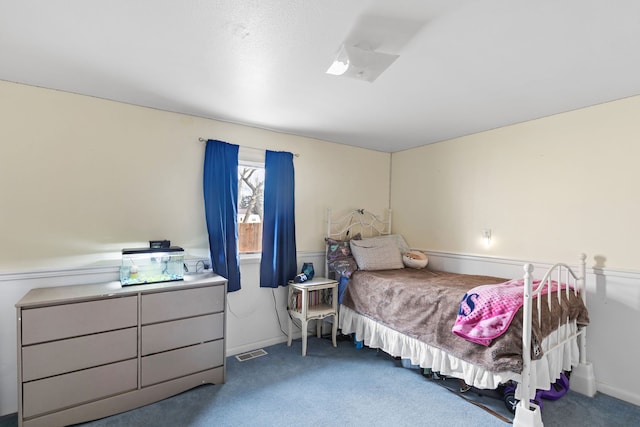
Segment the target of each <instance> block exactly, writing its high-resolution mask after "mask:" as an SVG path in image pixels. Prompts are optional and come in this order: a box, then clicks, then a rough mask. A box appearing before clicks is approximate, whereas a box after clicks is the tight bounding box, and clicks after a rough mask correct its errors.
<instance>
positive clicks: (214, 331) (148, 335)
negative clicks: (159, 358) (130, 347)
mask: <svg viewBox="0 0 640 427" xmlns="http://www.w3.org/2000/svg"><path fill="white" fill-rule="evenodd" d="M223 336H224V313H216V314H209V315H206V316H198V317H191V318H188V319H182V320H173V321H171V322H164V323H154V324H153V325H147V326H143V327H142V355H143V356H146V355H148V354H152V353H159V352H161V351H165V350H172V349H174V348H178V347H186V346H188V345H192V344H199V343H201V342H204V341H212V340H216V339H220V338H222V337H223Z"/></svg>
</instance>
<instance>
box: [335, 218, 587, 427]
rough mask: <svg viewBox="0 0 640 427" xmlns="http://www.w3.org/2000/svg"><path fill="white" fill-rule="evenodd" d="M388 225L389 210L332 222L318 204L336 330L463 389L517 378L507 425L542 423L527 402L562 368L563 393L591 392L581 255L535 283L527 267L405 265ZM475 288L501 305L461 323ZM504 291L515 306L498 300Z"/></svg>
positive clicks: (400, 242) (403, 249)
mask: <svg viewBox="0 0 640 427" xmlns="http://www.w3.org/2000/svg"><path fill="white" fill-rule="evenodd" d="M390 231H391V211H388V212H387V215H386V218H385V219H381V218H380V217H379V216H377V215H374V214H372V213H370V212H368V211H366V210H364V209H356V210H354V211H352V212H350V213H348V214H347V215H345V216H342V217H340V218H337V219H336V218H332V213H331V210H330V209H329V210H327V236H326V238H325V240H326V242H327V264H326V266H325V268H326V272H327V275H328V276H329V277H332V278H335V279H337V280H339V283H340V289H339V296H340V308H339V325H338V326H339V328H340V330H341V332H342V333H343V334H346V335H349V334H353V335H355V339H356V340H357V341H358V342H363V343H364V345H366V346H368V347H372V348H378V349H381V350H383V351H385V352H386V353H389V354H390V355H392V356H394V357H399V358H402V359H406V360H409V361H410V363H411V365H418V366H420V367H421V368H429V369H431V370H432V371H434V372H438V373H439V374H441V375H446V376H451V377H456V378H460V379H461V380H464V382H465V383H466V384H467V385H469V386H473V387H476V388H480V389H495V388H497V387H498V386H500V385H504V384H517V387H516V390H515V398H516V399H517V400H518V401H519V403H517V407H516V409H515V418H514V421H513V423H514V425H523V426H541V425H542V418H541V414H540V407H539V406H538V405H537V404H536V403H534V402H533V401H532V400H533V399H535V397H536V392H537V391H538V390H548V389H550V388H551V386H552V384H554V383H555V382H556V380H558V379H559V378H560V377H561V374H563V373H564V372H568V371H571V389H572V390H574V391H578V392H580V393H583V394H586V395H589V396H593V395H594V394H595V391H596V390H595V377H594V374H593V367H592V365H591V364H590V363H589V362H587V359H586V325H587V324H588V323H589V318H588V312H587V309H586V291H585V272H586V264H585V260H586V256H585V255H581V256H580V262H579V266H578V267H577V268H572V267H570V266H569V265H567V264H564V263H558V264H555V265H554V266H553V267H551V268H550V269H549V270H548V271H547V272H546V274H544V276H543V277H542V279H540V280H535V279H534V277H533V274H532V273H533V271H534V267H533V265H532V264H526V265H524V272H523V275H522V277H519V278H501V277H492V276H484V275H468V274H456V273H450V272H444V271H433V270H431V269H429V268H408V267H405V263H406V261H407V260H406V257H405V262H403V261H402V255H403V254H405V253H406V254H410V253H411V251H412V250H411V248H409V247H408V245H407V244H406V242H405V241H404V239H403V238H402V236H398V235H393V234H391V232H390ZM397 251H398V252H399V253H400V255H399V256H400V264H398V253H397ZM407 265H412V264H407ZM412 266H413V267H415V266H414V265H412ZM496 284H499V286H498V287H496V286H495V285H496ZM498 291H499V292H507V293H508V294H502V293H501V294H495V295H494V293H495V292H498ZM478 292H480V293H482V292H488V293H489V294H490V295H492V300H497V301H501V302H502V304H503V306H504V307H502V308H503V310H502V311H501V312H499V313H498V312H497V311H496V309H495V307H498V305H496V306H491V307H494V308H491V307H489V308H488V309H487V310H488V312H492V310H493V312H492V314H494V317H493V318H492V319H489V321H487V320H486V319H485V320H481V321H478V319H475V320H474V322H471V326H470V324H465V320H468V317H466V316H467V315H468V314H469V313H467V311H470V310H469V308H470V306H471V311H474V310H473V309H474V307H473V304H474V302H476V303H477V301H478V300H477V297H478ZM496 295H497V296H496ZM511 298H514V301H515V300H518V301H519V304H520V305H518V303H514V304H507V303H505V302H504V301H511ZM476 308H477V307H476ZM477 312H478V310H477V309H476V310H475V311H474V313H477ZM496 313H497V314H498V315H495V314H496ZM487 322H488V323H487ZM454 325H455V326H454ZM492 328H493V329H492ZM498 329H499V332H496V331H497V330H498ZM453 331H455V333H454V332H453ZM478 331H480V332H479V333H478Z"/></svg>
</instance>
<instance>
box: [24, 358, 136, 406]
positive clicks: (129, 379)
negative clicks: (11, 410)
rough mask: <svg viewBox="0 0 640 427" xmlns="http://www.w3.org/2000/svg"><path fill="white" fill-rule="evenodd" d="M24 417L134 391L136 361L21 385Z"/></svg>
mask: <svg viewBox="0 0 640 427" xmlns="http://www.w3.org/2000/svg"><path fill="white" fill-rule="evenodd" d="M22 387H23V399H22V402H23V411H22V416H23V417H24V418H29V417H33V416H36V415H39V414H43V413H46V412H49V411H54V410H59V409H61V408H66V407H69V406H73V405H77V404H80V403H84V402H90V401H92V400H96V399H100V398H103V397H107V396H112V395H115V394H118V393H122V392H125V391H130V390H135V389H136V388H137V360H127V361H124V362H119V363H112V364H110V365H105V366H100V367H97V368H91V369H87V370H84V371H78V372H73V373H71V374H65V375H59V376H56V377H51V378H46V379H43V380H38V381H32V382H28V383H24V384H23V386H22Z"/></svg>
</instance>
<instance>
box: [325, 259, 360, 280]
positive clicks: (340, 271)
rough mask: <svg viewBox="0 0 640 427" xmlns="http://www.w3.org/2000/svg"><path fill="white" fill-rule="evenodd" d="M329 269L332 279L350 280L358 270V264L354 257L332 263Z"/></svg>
mask: <svg viewBox="0 0 640 427" xmlns="http://www.w3.org/2000/svg"><path fill="white" fill-rule="evenodd" d="M328 267H329V278H330V279H336V278H337V277H346V278H347V279H348V278H349V277H351V274H353V272H354V271H356V270H357V269H358V264H357V263H356V260H355V259H354V258H353V257H352V256H349V257H345V258H340V259H337V260H335V261H333V262H330V263H329V264H328Z"/></svg>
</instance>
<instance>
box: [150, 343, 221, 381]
mask: <svg viewBox="0 0 640 427" xmlns="http://www.w3.org/2000/svg"><path fill="white" fill-rule="evenodd" d="M223 364H224V341H223V340H217V341H211V342H208V343H204V344H199V345H194V346H191V347H184V348H180V349H178V350H172V351H167V352H165V353H158V354H154V355H152V356H146V357H143V358H142V387H145V386H148V385H152V384H156V383H159V382H162V381H166V380H170V379H173V378H178V377H181V376H184V375H189V374H193V373H196V372H198V371H204V370H206V369H211V368H215V367H217V366H222V365H223Z"/></svg>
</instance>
